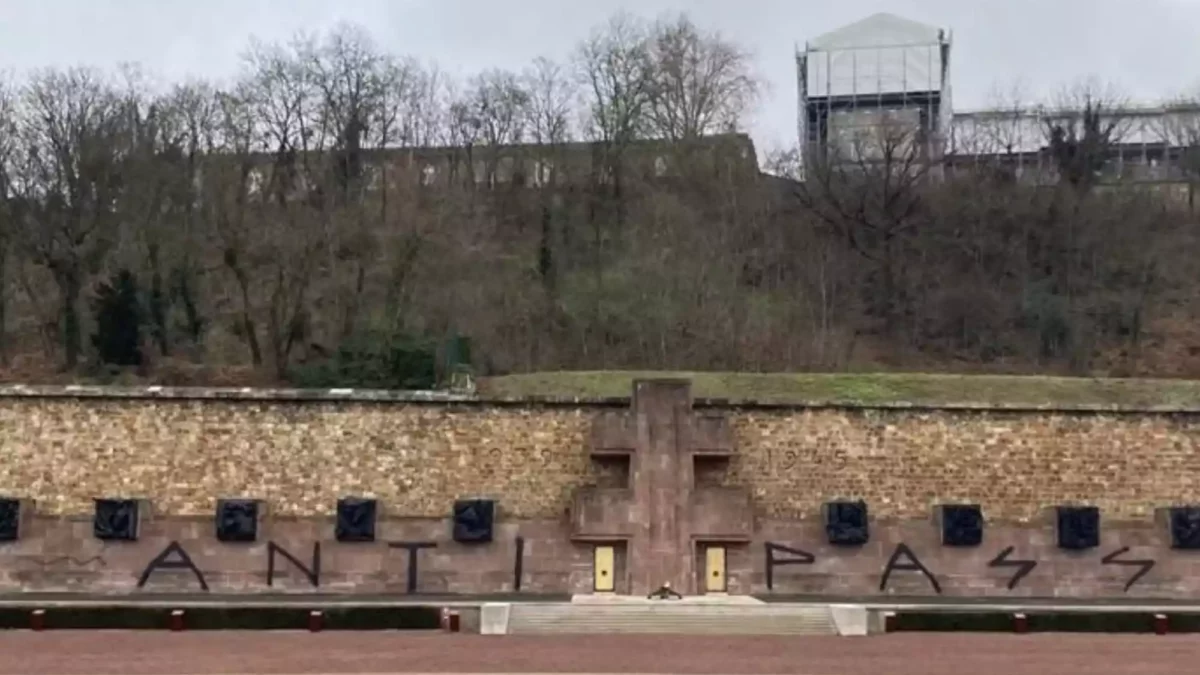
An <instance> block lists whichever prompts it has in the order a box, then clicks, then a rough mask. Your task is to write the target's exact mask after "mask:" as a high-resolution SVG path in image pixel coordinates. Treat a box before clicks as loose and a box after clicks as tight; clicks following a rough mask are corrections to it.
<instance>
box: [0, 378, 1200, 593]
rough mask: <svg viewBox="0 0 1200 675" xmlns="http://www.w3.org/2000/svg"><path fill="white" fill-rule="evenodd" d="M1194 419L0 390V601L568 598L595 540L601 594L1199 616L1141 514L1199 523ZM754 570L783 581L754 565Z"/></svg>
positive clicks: (589, 582)
mask: <svg viewBox="0 0 1200 675" xmlns="http://www.w3.org/2000/svg"><path fill="white" fill-rule="evenodd" d="M693 403H695V405H694V406H693ZM1198 420H1200V411H1196V410H1186V409H1178V410H1144V411H1138V410H1090V409H1075V410H1000V409H942V410H917V409H910V408H903V407H895V408H875V409H866V408H863V409H855V408H847V407H829V406H820V405H809V406H796V407H779V406H777V407H765V406H755V405H736V406H734V405H728V404H723V403H720V402H712V401H696V402H693V401H692V400H691V399H690V396H689V393H688V388H687V386H686V383H680V382H658V383H639V384H638V388H637V389H636V391H635V395H634V397H633V399H632V405H631V400H630V399H625V400H619V401H611V400H603V401H579V400H571V401H562V400H559V401H550V400H540V401H482V400H476V399H472V398H469V397H459V396H451V395H432V394H370V393H354V392H337V391H330V392H322V393H313V392H270V391H240V390H238V391H219V390H169V389H152V390H121V389H86V388H69V389H62V388H25V387H18V388H9V389H0V429H3V432H4V433H3V434H0V496H7V497H19V498H22V499H25V500H30V501H28V502H26V504H25V505H24V506H23V509H22V513H23V515H22V527H21V536H20V538H19V540H18V541H16V542H10V543H0V591H2V592H16V591H70V592H79V593H85V592H99V593H126V592H132V591H137V590H139V589H140V590H141V591H146V592H153V591H167V590H170V591H190V590H199V589H200V588H201V586H200V578H201V577H202V578H203V582H204V588H206V589H207V590H209V591H210V592H228V593H242V592H269V591H280V590H284V591H291V592H301V591H314V590H315V591H320V592H358V593H393V592H399V593H404V592H413V591H415V592H426V593H463V594H490V593H510V592H518V591H519V592H523V593H585V592H589V591H590V590H591V589H592V586H593V583H594V579H593V573H594V570H593V566H592V553H593V547H594V546H596V545H614V546H615V547H616V549H617V560H616V568H615V574H616V575H617V577H618V578H617V583H616V587H617V591H618V592H633V593H645V592H647V590H648V589H652V588H653V587H655V586H656V584H657V583H658V582H659V581H660V580H670V581H672V583H673V585H675V586H676V587H677V588H682V589H685V590H688V591H691V592H699V591H700V590H702V589H703V588H704V585H705V584H704V575H705V574H706V568H705V565H706V563H705V560H704V558H703V549H705V548H706V547H709V546H719V547H722V548H724V549H726V550H727V561H728V562H727V569H726V572H727V576H728V589H729V591H730V592H734V593H775V594H804V595H809V594H816V595H826V596H847V595H873V594H904V595H930V594H938V593H940V594H943V595H961V596H977V595H1015V596H1063V595H1066V596H1073V597H1109V596H1114V595H1140V596H1146V597H1152V596H1177V595H1180V594H1184V595H1187V594H1200V575H1197V574H1194V573H1195V572H1200V558H1198V557H1195V556H1193V555H1192V554H1191V553H1190V552H1186V551H1172V550H1171V549H1170V543H1171V542H1170V537H1169V536H1168V530H1167V527H1166V525H1165V524H1164V522H1163V517H1162V514H1158V515H1157V517H1156V514H1155V511H1156V509H1161V508H1163V507H1167V506H1172V505H1180V504H1190V503H1200V494H1198V493H1200V462H1198V461H1197V459H1198V458H1200V453H1198V452H1197V443H1198V442H1200V423H1198ZM346 496H360V497H374V498H377V499H378V500H379V504H380V507H381V514H380V521H379V526H378V531H379V535H378V539H377V541H376V542H374V543H369V544H347V543H343V542H338V541H336V540H335V539H334V537H333V517H332V513H333V510H334V506H335V503H336V501H337V500H338V499H339V498H341V497H346ZM104 497H126V498H137V499H142V500H145V505H146V507H147V508H146V510H145V511H144V512H143V526H142V528H141V535H140V536H139V539H138V541H135V542H101V541H99V540H97V539H95V538H94V537H93V536H91V534H92V532H91V520H90V519H91V514H92V510H93V499H95V498H104ZM239 497H242V498H253V499H258V500H262V503H263V504H264V513H263V515H262V517H261V522H260V529H259V537H258V541H256V542H253V543H247V544H227V543H220V542H217V541H216V540H215V538H214V536H213V528H214V525H213V513H214V508H215V505H216V501H217V500H218V499H222V498H239ZM477 497H485V498H492V499H495V500H496V501H497V505H498V510H499V511H498V521H497V526H496V534H495V540H494V541H493V542H492V543H490V544H486V545H464V544H459V543H456V542H454V541H452V540H451V538H450V536H449V534H450V531H451V521H450V519H449V518H450V511H451V507H452V504H453V502H454V500H456V499H459V498H477ZM838 499H862V500H864V501H865V502H866V503H867V505H868V508H869V511H870V516H871V539H870V541H869V542H868V543H867V544H866V545H863V546H859V547H853V548H847V547H836V546H831V545H829V544H828V543H827V542H825V535H824V529H823V524H822V520H821V517H822V511H821V508H822V505H823V504H824V503H825V502H828V501H832V500H838ZM947 503H974V504H979V505H980V506H981V507H982V510H983V512H984V515H985V517H986V520H987V530H986V535H985V541H984V544H983V545H982V546H979V547H975V548H969V549H950V548H947V547H944V546H942V545H941V542H940V534H939V530H938V528H937V525H936V521H935V517H934V514H935V509H936V507H937V506H938V505H940V504H947ZM1071 503H1078V504H1093V505H1096V506H1099V507H1100V508H1101V512H1102V536H1101V545H1100V547H1099V548H1097V549H1095V550H1091V551H1083V552H1075V551H1061V550H1058V548H1057V546H1056V543H1055V542H1056V538H1055V532H1056V530H1055V524H1054V520H1053V518H1052V517H1051V515H1050V513H1051V511H1050V509H1052V507H1054V506H1056V505H1060V504H1071ZM680 505H686V508H684V509H683V510H680ZM518 542H519V543H518ZM314 546H315V547H316V549H315V550H314ZM772 547H774V549H773V550H775V551H776V553H775V554H773V557H775V559H776V561H777V562H778V561H779V560H783V559H784V558H787V559H788V560H792V561H793V563H790V564H782V565H778V564H777V565H771V564H769V561H768V554H767V550H768V549H771V548H772ZM784 550H792V551H794V552H798V553H791V554H787V555H783V554H780V553H779V551H784ZM414 551H415V552H414ZM272 552H274V553H272ZM284 552H286V553H287V556H285V555H283V553H284ZM163 554H166V556H165V557H163ZM289 556H290V557H289ZM412 556H416V557H417V559H418V563H419V564H418V565H417V567H416V568H414V567H413V566H412V564H411V563H410V562H409V560H410V558H411V557H412ZM781 556H782V557H781ZM789 556H790V557H789ZM314 557H316V558H319V559H320V561H321V562H320V574H319V575H318V576H319V582H318V583H317V584H316V585H313V584H312V583H311V581H312V579H311V577H310V575H308V574H306V572H305V569H303V568H304V567H305V566H308V567H312V561H313V559H314ZM272 558H273V559H274V560H273V564H272V565H271V566H270V570H269V569H268V567H269V566H268V561H270V560H271V559H272ZM156 559H157V562H158V563H159V564H158V565H157V566H156V565H155V564H153V563H154V561H155V560H156ZM796 561H798V562H796ZM889 561H891V563H892V564H891V565H890V567H892V568H893V569H892V571H891V572H887V569H888V567H889ZM1014 561H1016V562H1014ZM1024 561H1031V562H1034V563H1035V564H1034V565H1032V566H1028V565H1026V564H1025V563H1024ZM1145 561H1153V562H1154V563H1155V564H1154V565H1151V566H1150V568H1148V570H1149V571H1147V572H1146V573H1145V574H1142V575H1140V576H1138V577H1137V578H1136V579H1134V583H1133V584H1129V583H1128V582H1129V581H1130V579H1131V578H1132V577H1133V576H1134V575H1135V574H1136V573H1137V572H1139V571H1140V570H1142V569H1143V567H1145V565H1144V562H1145ZM184 562H186V563H187V564H186V565H185V564H183V563H184ZM162 563H166V564H165V565H164V564H162ZM918 563H919V564H918ZM193 568H194V569H193ZM921 568H924V569H925V571H927V572H929V573H930V576H926V575H925V574H924V573H922V572H921ZM1022 569H1026V570H1027V571H1026V573H1025V574H1022V575H1021V576H1020V578H1019V579H1017V583H1015V584H1013V583H1012V582H1013V578H1014V574H1015V572H1014V570H1017V571H1019V570H1022ZM414 570H415V571H414ZM193 571H198V572H200V575H199V576H197V575H196V574H193ZM885 573H886V576H888V579H887V583H883V581H884V579H883V576H885ZM931 577H932V581H931Z"/></svg>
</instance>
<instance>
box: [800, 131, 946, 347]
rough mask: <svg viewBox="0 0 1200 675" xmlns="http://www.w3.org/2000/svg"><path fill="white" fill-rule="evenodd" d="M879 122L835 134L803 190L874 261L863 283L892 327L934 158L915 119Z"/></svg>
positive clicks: (871, 308) (875, 312) (902, 302)
mask: <svg viewBox="0 0 1200 675" xmlns="http://www.w3.org/2000/svg"><path fill="white" fill-rule="evenodd" d="M878 122H879V123H878V124H875V125H872V126H870V127H863V128H853V127H852V128H849V129H845V130H842V132H841V133H840V138H835V139H832V140H831V142H830V143H829V145H828V147H827V148H826V150H825V152H824V153H823V156H822V157H821V158H820V159H818V160H816V161H810V162H808V164H809V166H807V167H806V180H805V181H804V182H803V183H800V184H799V185H798V188H797V196H798V197H799V198H800V201H801V202H802V203H803V204H804V205H805V206H806V207H807V208H808V209H809V210H810V211H811V212H812V214H813V215H814V216H815V217H816V218H818V219H819V220H820V221H821V222H823V223H824V224H825V225H827V226H828V227H830V228H832V231H833V232H835V233H836V234H837V235H838V237H839V238H841V239H842V240H843V241H844V242H845V244H846V245H847V246H849V248H850V249H851V250H852V251H854V252H855V253H857V254H858V255H859V256H861V257H862V258H863V259H864V260H865V261H867V262H868V263H870V264H871V270H872V273H871V275H870V277H869V280H868V286H867V287H866V288H864V289H863V290H864V292H865V293H866V297H867V301H866V307H867V311H868V313H869V315H870V316H872V317H873V318H875V319H877V320H880V321H882V323H883V328H884V331H885V332H886V333H892V332H894V331H895V330H896V329H897V328H898V327H899V320H900V317H901V316H902V315H903V313H904V311H905V309H906V306H907V302H908V299H907V298H906V297H905V287H904V284H903V283H901V275H902V274H903V273H904V271H905V268H904V265H903V262H902V260H903V256H904V252H905V248H906V247H907V245H908V243H909V239H910V237H911V235H912V234H913V233H914V232H915V230H916V228H917V226H918V224H919V222H920V221H921V217H922V213H921V210H922V204H923V200H924V188H925V186H926V184H927V181H928V178H929V176H930V174H931V171H932V170H933V168H934V165H933V162H932V161H931V160H930V158H928V157H926V155H925V153H924V152H923V144H922V143H921V131H920V129H919V128H918V127H917V126H915V125H913V124H911V120H908V119H893V118H889V117H888V116H884V117H882V118H881V119H880V120H878ZM835 133H837V130H831V135H833V134H835Z"/></svg>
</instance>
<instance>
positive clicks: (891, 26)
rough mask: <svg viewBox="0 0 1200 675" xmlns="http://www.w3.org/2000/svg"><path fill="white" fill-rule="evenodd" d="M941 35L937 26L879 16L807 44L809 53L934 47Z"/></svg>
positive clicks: (887, 15) (885, 14)
mask: <svg viewBox="0 0 1200 675" xmlns="http://www.w3.org/2000/svg"><path fill="white" fill-rule="evenodd" d="M943 34H944V33H943V31H942V29H941V28H938V27H937V26H929V25H926V24H923V23H918V22H916V21H912V20H911V19H905V18H904V17H900V16H896V15H895V14H889V13H888V12H880V13H878V14H872V15H871V16H868V17H867V18H865V19H861V20H859V21H855V22H854V23H852V24H850V25H848V26H843V27H841V28H838V29H837V30H833V31H830V32H828V33H825V34H824V35H822V36H820V37H818V38H816V39H813V40H810V41H809V43H808V49H809V51H836V50H841V49H862V48H869V47H907V46H915V45H929V44H938V43H939V42H941V40H942V36H943Z"/></svg>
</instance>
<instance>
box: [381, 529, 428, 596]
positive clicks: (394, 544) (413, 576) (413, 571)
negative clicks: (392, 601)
mask: <svg viewBox="0 0 1200 675" xmlns="http://www.w3.org/2000/svg"><path fill="white" fill-rule="evenodd" d="M388 548H402V549H404V550H406V551H408V580H407V583H406V584H405V587H406V588H407V589H408V592H409V593H416V592H417V554H418V553H420V551H421V549H423V548H437V542H434V541H389V542H388Z"/></svg>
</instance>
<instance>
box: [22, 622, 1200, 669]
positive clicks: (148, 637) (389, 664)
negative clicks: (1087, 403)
mask: <svg viewBox="0 0 1200 675" xmlns="http://www.w3.org/2000/svg"><path fill="white" fill-rule="evenodd" d="M1198 662H1200V636H1167V637H1158V636H1152V635H1146V636H1142V635H1079V634H1073V635H1064V634H1043V635H1026V636H1018V635H981V634H971V635H964V634H957V635H949V634H897V635H888V636H881V637H873V638H839V637H815V638H814V637H803V638H795V637H786V638H784V637H749V638H747V637H704V636H689V637H662V636H595V637H586V636H569V637H549V636H547V637H525V636H506V637H484V636H479V635H447V634H440V633H439V634H411V633H365V632H355V633H350V632H347V633H335V632H325V633H320V634H308V633H291V632H286V633H285V632H271V633H268V632H207V633H200V632H192V633H170V632H166V631H164V632H124V631H89V632H70V631H48V632H44V633H32V632H24V631H20V632H17V631H14V632H9V633H4V634H0V675H217V674H234V673H236V674H238V675H301V674H315V673H321V674H327V675H333V674H339V675H340V674H343V673H372V674H384V673H388V674H391V673H677V674H680V675H686V674H696V675H701V674H729V675H762V674H777V675H783V674H795V675H962V674H963V673H969V674H970V675H1035V674H1036V675H1064V674H1068V673H1087V674H1088V675H1173V674H1175V673H1181V674H1182V673H1196V672H1198V671H1197V669H1198V668H1200V666H1197V663H1198Z"/></svg>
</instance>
